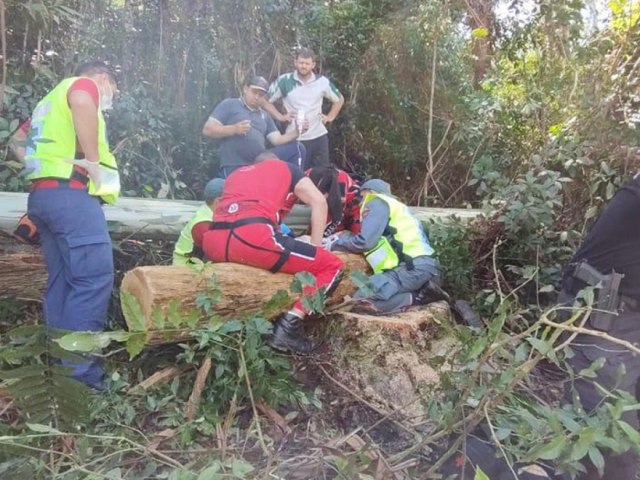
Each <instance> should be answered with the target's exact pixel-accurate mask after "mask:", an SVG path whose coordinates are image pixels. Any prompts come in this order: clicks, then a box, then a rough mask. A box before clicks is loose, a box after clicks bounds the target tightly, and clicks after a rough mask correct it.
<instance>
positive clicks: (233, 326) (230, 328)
mask: <svg viewBox="0 0 640 480" xmlns="http://www.w3.org/2000/svg"><path fill="white" fill-rule="evenodd" d="M242 327H243V325H242V323H241V322H239V321H238V320H230V321H228V322H225V323H224V325H222V327H220V330H219V331H220V333H221V334H225V333H233V332H239V331H241V330H242Z"/></svg>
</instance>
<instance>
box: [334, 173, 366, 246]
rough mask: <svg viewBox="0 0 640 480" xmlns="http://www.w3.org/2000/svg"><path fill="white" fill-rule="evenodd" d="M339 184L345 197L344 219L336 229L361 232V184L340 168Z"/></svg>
mask: <svg viewBox="0 0 640 480" xmlns="http://www.w3.org/2000/svg"><path fill="white" fill-rule="evenodd" d="M338 185H339V186H340V193H341V194H342V197H343V198H344V209H343V214H342V221H341V222H340V223H339V224H338V225H337V227H336V230H335V231H336V232H340V231H342V230H349V231H350V232H352V233H354V234H358V233H360V200H361V196H360V186H359V185H358V184H357V183H356V181H355V180H354V179H353V178H351V176H350V175H349V174H348V173H347V172H345V171H344V170H340V169H338Z"/></svg>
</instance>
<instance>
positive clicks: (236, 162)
mask: <svg viewBox="0 0 640 480" xmlns="http://www.w3.org/2000/svg"><path fill="white" fill-rule="evenodd" d="M268 87H269V83H268V82H267V81H266V80H265V79H264V78H263V77H252V78H251V79H249V81H248V82H246V84H245V85H244V87H243V90H242V96H241V97H239V98H227V99H225V100H223V101H222V102H220V103H219V104H218V105H216V107H215V108H214V109H213V111H212V112H211V115H210V116H209V118H208V120H207V122H206V123H205V124H204V127H203V129H202V134H203V135H204V136H206V137H210V138H215V139H220V151H219V155H220V171H219V173H218V176H219V177H221V178H227V176H229V174H230V173H231V172H233V171H234V170H235V169H237V168H239V167H242V166H244V165H250V164H252V163H253V162H254V160H255V158H256V157H257V156H258V155H260V154H261V153H263V152H264V151H266V150H267V141H269V142H270V143H271V144H272V145H274V147H275V148H274V149H273V153H274V154H275V155H276V156H277V157H278V158H280V159H282V160H284V161H286V162H289V163H294V164H297V165H298V166H299V167H302V165H303V164H304V146H303V145H302V144H300V143H298V142H296V141H295V140H296V138H297V137H298V135H299V131H298V129H297V128H296V129H293V130H291V131H289V132H288V133H285V134H284V135H283V134H281V133H280V131H279V130H278V129H277V128H276V126H275V124H274V122H273V119H272V118H271V116H270V115H269V114H267V113H266V112H265V111H264V110H262V109H261V108H260V104H261V103H262V102H263V99H264V97H265V95H266V94H267V89H268Z"/></svg>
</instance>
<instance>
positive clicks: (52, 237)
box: [25, 62, 120, 389]
mask: <svg viewBox="0 0 640 480" xmlns="http://www.w3.org/2000/svg"><path fill="white" fill-rule="evenodd" d="M115 92H116V81H115V76H114V73H113V72H112V71H111V69H110V68H109V67H108V66H107V65H106V64H104V63H103V62H90V63H86V64H84V65H83V66H81V67H80V68H79V69H78V76H76V77H70V78H66V79H64V80H62V81H61V82H60V83H59V84H58V85H57V86H56V87H54V88H53V90H51V91H50V92H49V93H48V94H47V95H46V96H45V97H44V98H43V99H42V100H41V101H40V102H39V103H38V104H37V106H36V108H35V110H34V112H33V115H32V116H31V126H30V128H29V133H28V136H27V144H26V151H25V164H26V174H27V179H29V180H30V181H31V189H30V193H29V200H28V210H27V214H28V215H29V218H31V220H33V222H34V223H35V225H36V227H37V229H38V232H39V234H40V238H41V241H42V251H43V255H44V260H45V264H46V266H47V273H48V280H47V288H46V292H45V294H44V301H43V309H44V318H45V322H46V324H47V326H48V327H51V328H55V329H63V330H73V331H102V330H104V327H105V323H106V312H107V307H108V305H109V300H110V298H111V291H112V288H113V255H112V251H111V239H110V238H109V231H108V229H107V222H106V220H105V216H104V213H103V211H102V208H101V203H102V202H106V203H114V202H115V201H116V199H117V198H118V195H119V193H120V178H119V175H118V168H117V165H116V160H115V158H114V156H113V155H112V154H111V152H110V150H109V145H108V143H107V135H106V131H105V122H104V118H103V115H102V112H103V111H104V110H107V109H109V108H111V104H112V101H113V96H114V94H115ZM67 365H68V366H70V367H71V368H72V376H73V377H74V378H76V379H78V380H80V381H82V382H84V383H86V384H87V385H89V386H91V387H93V388H96V389H102V388H103V376H104V373H103V370H102V367H101V366H100V365H99V364H98V362H97V360H96V359H95V357H88V358H87V359H86V361H85V362H81V363H73V364H69V363H67Z"/></svg>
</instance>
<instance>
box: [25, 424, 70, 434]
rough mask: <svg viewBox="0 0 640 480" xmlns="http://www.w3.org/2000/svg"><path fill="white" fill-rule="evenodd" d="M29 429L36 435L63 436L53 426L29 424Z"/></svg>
mask: <svg viewBox="0 0 640 480" xmlns="http://www.w3.org/2000/svg"><path fill="white" fill-rule="evenodd" d="M26 425H27V428H28V429H29V430H31V431H32V432H36V433H53V434H55V435H62V432H61V431H60V430H57V429H55V428H53V427H52V426H51V425H42V424H40V423H28V422H27V424H26Z"/></svg>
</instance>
